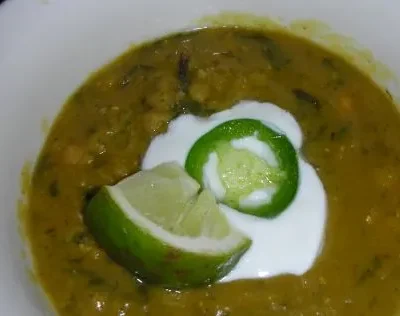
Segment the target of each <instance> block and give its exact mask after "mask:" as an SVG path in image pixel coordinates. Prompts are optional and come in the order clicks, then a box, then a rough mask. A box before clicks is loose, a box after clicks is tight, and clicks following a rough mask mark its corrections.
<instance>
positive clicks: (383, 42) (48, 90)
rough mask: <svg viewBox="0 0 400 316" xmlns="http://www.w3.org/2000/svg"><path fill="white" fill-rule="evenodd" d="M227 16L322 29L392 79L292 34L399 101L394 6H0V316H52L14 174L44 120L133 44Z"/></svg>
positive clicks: (209, 0) (332, 2) (399, 6)
mask: <svg viewBox="0 0 400 316" xmlns="http://www.w3.org/2000/svg"><path fill="white" fill-rule="evenodd" d="M226 10H230V11H239V12H247V13H254V14H258V15H265V16H268V17H272V18H281V23H283V24H288V23H290V22H292V21H294V20H297V19H316V20H318V21H323V22H325V23H326V24H327V25H329V26H330V27H331V30H333V31H334V32H337V33H339V34H343V35H346V36H349V37H351V38H354V39H356V40H357V42H358V45H359V46H360V47H365V48H366V49H368V50H370V51H372V52H373V55H374V57H375V58H376V59H377V60H380V61H381V62H383V63H384V64H386V65H387V66H388V67H389V68H390V69H391V71H392V73H393V76H392V75H391V74H390V73H388V72H387V71H386V69H385V68H384V67H382V66H381V65H377V63H375V62H374V61H372V58H371V56H370V55H368V54H366V53H365V52H364V53H360V52H359V51H355V50H354V49H353V48H354V45H356V44H355V43H354V42H352V41H349V40H344V39H343V38H340V39H339V42H340V41H344V42H343V43H344V44H345V45H339V46H344V47H339V46H338V45H337V44H338V38H337V37H334V36H332V34H331V32H330V31H329V30H328V29H324V32H322V33H324V34H322V33H321V32H320V31H318V32H315V29H313V27H312V25H313V24H312V23H311V24H308V25H309V27H308V28H300V29H299V28H297V29H296V28H294V29H296V30H297V31H299V32H300V33H303V34H306V35H313V36H314V38H315V39H319V40H321V39H322V40H324V43H325V44H327V45H331V44H332V45H333V46H334V48H336V49H338V47H339V50H340V51H341V52H342V53H344V54H350V55H349V56H352V57H353V58H354V62H356V63H359V64H360V65H361V66H363V67H364V69H365V70H366V71H367V72H370V73H371V75H372V76H374V77H375V78H376V80H378V81H379V83H380V84H381V85H383V86H388V88H390V92H391V93H393V94H394V95H399V94H400V93H399V92H400V90H399V89H398V88H397V84H396V80H395V78H396V76H399V75H400V60H399V58H398V56H399V55H400V44H399V43H400V41H399V39H400V35H399V33H397V32H396V31H397V30H398V29H399V27H400V20H399V16H398V12H399V10H400V2H399V1H397V0H246V1H243V0H168V1H166V0H164V1H163V0H113V1H110V0H85V1H82V0H68V1H65V0H7V1H6V2H5V3H4V4H2V5H1V6H0V107H1V115H0V148H1V151H2V153H1V155H0V174H1V182H0V201H1V206H2V209H1V212H0V252H1V254H0V280H1V281H0V314H1V315H17V316H19V315H32V316H35V315H43V314H51V309H50V308H49V306H48V305H47V303H46V300H44V299H43V296H42V295H41V293H40V290H39V287H38V286H36V285H35V284H34V283H33V282H32V280H31V277H30V273H29V263H28V260H27V259H26V256H23V249H24V247H23V242H22V239H21V237H20V235H19V232H18V219H17V207H18V199H19V198H21V190H20V180H19V179H20V174H21V169H22V168H23V166H24V165H25V163H26V162H27V161H30V162H33V161H34V160H35V157H36V155H37V154H38V152H39V150H40V148H41V145H42V144H43V140H44V134H43V132H42V127H43V120H46V121H47V122H51V120H52V119H53V118H54V116H55V115H56V114H57V112H58V111H59V109H60V107H61V105H62V104H63V102H64V100H65V99H66V97H68V95H70V94H71V92H72V91H73V90H74V89H75V88H76V87H77V86H78V85H79V84H80V83H82V81H83V80H84V79H85V78H86V77H87V75H88V73H90V72H91V71H93V70H95V69H97V68H98V67H100V66H102V65H103V64H104V63H105V62H107V61H109V60H110V59H112V58H114V57H116V56H117V55H119V54H120V53H122V52H123V51H124V50H125V49H127V48H128V47H129V46H130V44H132V43H133V42H138V41H139V42H140V41H142V40H144V39H148V38H151V37H155V36H159V35H162V34H164V33H166V32H170V31H175V30H179V29H182V28H185V27H191V26H194V25H196V23H195V22H194V21H195V20H197V19H199V18H201V17H204V16H205V15H210V14H218V13H219V12H221V11H226ZM315 25H317V26H319V27H321V24H318V23H317V24H315ZM315 25H314V26H315ZM317 28H318V27H317ZM321 34H322V36H321ZM28 257H29V256H28ZM60 286H62V284H60ZM38 294H39V295H38Z"/></svg>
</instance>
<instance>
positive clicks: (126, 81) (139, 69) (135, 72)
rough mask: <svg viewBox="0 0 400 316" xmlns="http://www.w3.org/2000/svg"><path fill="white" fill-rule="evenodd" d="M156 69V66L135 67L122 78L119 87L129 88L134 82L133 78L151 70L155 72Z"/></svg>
mask: <svg viewBox="0 0 400 316" xmlns="http://www.w3.org/2000/svg"><path fill="white" fill-rule="evenodd" d="M154 69H155V67H154V66H150V65H141V64H139V65H134V66H133V67H132V68H131V69H129V70H128V71H127V72H126V73H125V75H124V76H123V77H122V78H121V80H120V82H119V85H120V86H121V87H126V86H128V85H129V84H130V83H131V81H132V80H133V78H134V77H135V76H136V75H138V74H140V73H145V72H148V71H151V70H154Z"/></svg>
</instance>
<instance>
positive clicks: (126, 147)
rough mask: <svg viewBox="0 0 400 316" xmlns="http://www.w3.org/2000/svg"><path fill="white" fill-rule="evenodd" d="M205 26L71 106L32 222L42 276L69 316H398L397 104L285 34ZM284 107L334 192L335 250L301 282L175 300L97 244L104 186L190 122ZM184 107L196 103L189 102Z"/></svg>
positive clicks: (90, 88) (242, 285)
mask: <svg viewBox="0 0 400 316" xmlns="http://www.w3.org/2000/svg"><path fill="white" fill-rule="evenodd" d="M267 36H268V38H265V37H263V36H262V35H261V34H257V33H254V32H250V31H246V30H241V29H208V30H201V31H198V32H196V33H191V34H186V35H179V36H174V37H170V38H167V39H164V40H159V41H157V42H155V43H153V44H148V45H145V46H143V47H141V48H137V49H135V50H132V51H131V52H129V53H127V54H126V55H124V56H123V57H121V58H119V59H117V60H116V61H115V62H114V63H112V64H111V65H109V66H107V67H105V68H104V69H102V70H101V71H100V72H99V73H97V74H95V75H94V76H92V77H91V78H90V80H88V81H87V82H86V83H85V84H84V85H83V86H82V87H81V88H80V89H79V90H78V91H77V92H76V93H75V94H74V95H73V96H72V97H71V98H70V100H69V101H68V102H67V104H66V106H65V108H64V109H63V111H62V113H61V114H60V116H59V118H58V120H57V121H56V123H55V125H54V127H53V129H52V130H51V132H50V134H49V136H48V140H47V143H46V145H45V147H44V149H43V152H42V155H41V157H40V159H39V161H38V164H37V167H36V170H35V173H34V176H33V181H32V187H31V193H30V206H29V212H28V215H27V218H26V223H27V228H28V235H29V236H28V237H29V239H30V241H31V245H32V250H33V254H34V258H35V262H36V270H37V275H38V277H39V279H40V281H41V283H42V285H43V286H44V288H45V290H46V291H47V293H48V294H49V296H50V297H51V300H52V301H53V303H54V305H55V306H56V309H57V310H58V312H59V313H60V315H71V316H74V315H85V316H91V315H118V316H123V315H135V316H136V315H137V316H138V315H177V316H179V315H218V316H222V315H224V316H227V315H304V316H307V315H324V316H325V315H326V316H329V315H340V316H347V315H348V316H362V315H368V316H371V315H372V316H374V315H377V316H384V315H394V314H395V311H396V308H397V305H398V304H397V301H398V300H399V296H400V295H399V294H400V251H399V249H400V208H399V205H400V203H399V202H400V195H399V194H398V193H399V190H400V145H399V141H398V140H399V136H400V120H399V116H398V114H397V113H396V110H395V108H394V106H393V105H392V102H391V101H390V96H389V95H388V94H387V93H385V92H382V91H380V90H379V89H378V88H377V87H376V86H375V85H374V84H372V83H371V81H369V79H367V78H366V77H364V76H363V75H362V74H360V73H359V72H358V71H357V70H355V69H353V68H352V67H350V66H349V65H348V64H346V63H345V62H343V61H342V60H340V59H338V58H337V57H335V56H333V55H331V54H329V53H327V52H326V51H324V50H322V49H320V48H317V47H315V46H313V45H311V44H309V43H308V42H305V41H304V40H300V39H296V38H293V37H291V36H288V35H285V34H281V33H270V34H267ZM242 99H255V100H259V101H269V102H272V103H275V104H278V105H279V106H281V107H282V108H284V109H287V110H288V111H290V112H291V113H292V114H293V115H294V116H295V117H296V119H297V120H298V121H299V123H300V125H301V127H302V129H303V131H304V137H305V139H304V146H303V153H304V156H305V157H306V159H307V160H308V161H309V162H310V163H312V164H313V166H315V167H316V169H317V171H318V173H319V176H320V177H321V180H322V182H323V183H324V186H325V189H326V192H327V196H328V205H329V214H328V223H327V230H326V240H325V246H324V248H323V251H322V254H321V256H320V258H319V259H318V260H317V262H316V264H315V265H314V266H313V268H312V269H311V270H310V271H309V272H307V273H306V274H305V275H303V276H300V277H297V276H296V277H295V276H281V277H276V278H273V279H265V280H252V281H238V282H234V283H228V284H219V285H214V286H210V287H207V288H199V289H194V290H186V291H182V292H172V291H167V290H163V289H160V288H156V287H150V286H146V285H143V284H140V283H138V282H137V281H135V280H134V279H133V278H132V276H131V275H130V274H129V273H128V272H126V271H125V270H124V269H122V268H121V267H119V266H118V265H116V264H115V263H113V262H112V261H111V260H110V259H109V258H108V257H107V256H106V255H105V253H104V252H103V251H102V250H101V249H100V248H99V247H98V246H97V245H96V244H95V242H94V241H93V239H92V238H91V236H90V235H89V234H88V232H87V231H86V229H85V226H84V224H83V223H82V216H81V214H82V213H81V212H82V209H83V207H84V204H85V201H87V199H88V198H90V196H91V195H92V194H93V190H94V189H95V188H96V187H98V186H100V185H103V184H112V183H115V182H117V181H119V180H121V179H122V178H124V177H125V176H127V175H129V174H131V173H133V172H136V171H137V170H138V166H139V165H140V162H141V157H142V156H143V155H144V153H145V150H146V148H147V146H148V145H149V142H150V140H151V138H152V137H154V136H155V135H156V134H159V133H161V132H163V131H165V129H166V127H167V124H168V121H169V120H171V119H172V118H174V117H176V116H177V115H179V114H181V113H184V112H192V113H195V114H200V115H209V114H210V113H213V112H215V111H219V110H223V109H226V108H228V107H230V106H231V105H233V104H234V103H236V102H238V101H239V100H242ZM182 100H184V101H185V102H182Z"/></svg>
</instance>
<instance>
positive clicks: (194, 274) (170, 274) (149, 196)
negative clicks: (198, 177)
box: [84, 163, 251, 288]
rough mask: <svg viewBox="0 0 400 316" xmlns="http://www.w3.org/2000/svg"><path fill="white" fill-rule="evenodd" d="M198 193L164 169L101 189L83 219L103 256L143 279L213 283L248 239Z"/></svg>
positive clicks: (177, 172) (169, 167) (176, 172)
mask: <svg viewBox="0 0 400 316" xmlns="http://www.w3.org/2000/svg"><path fill="white" fill-rule="evenodd" d="M199 189H200V186H199V185H198V183H197V182H196V181H195V180H193V179H192V178H191V177H190V176H189V175H187V174H186V172H185V171H184V169H183V168H181V167H180V166H179V165H178V164H176V163H167V164H162V165H160V166H158V167H156V168H154V169H151V170H146V171H141V172H139V173H137V174H135V175H133V176H131V177H129V178H127V179H125V180H123V181H121V182H120V183H118V184H117V185H115V186H105V187H103V188H102V189H101V190H100V191H99V193H98V194H97V195H96V196H95V197H94V198H93V199H92V200H91V201H90V203H89V204H88V206H87V208H86V210H85V212H84V219H85V222H86V224H87V226H88V227H89V230H90V231H91V232H92V234H93V235H94V237H95V239H96V240H97V242H98V243H99V244H100V245H101V246H102V247H103V248H104V249H105V250H106V251H107V253H108V254H109V255H110V256H111V257H112V258H113V259H114V260H115V261H117V262H118V263H120V264H121V265H122V266H124V267H125V268H127V269H128V270H130V271H131V272H133V273H134V274H136V275H137V276H138V277H139V278H141V279H142V280H144V281H147V282H149V283H157V284H161V285H163V286H165V287H169V288H182V287H188V286H198V285H201V284H207V283H211V282H214V281H216V280H218V279H220V278H222V277H223V276H225V275H226V274H227V273H229V271H231V270H232V269H233V267H234V266H235V265H236V263H237V262H238V261H239V259H240V257H241V256H242V255H243V254H244V253H245V252H246V250H247V249H248V248H249V247H250V245H251V240H250V239H249V238H247V237H246V236H245V235H243V234H242V233H241V232H240V231H239V230H237V229H236V228H235V227H232V226H231V225H230V224H229V222H228V220H227V219H226V217H225V215H224V214H223V213H222V212H221V211H220V209H219V207H218V205H217V203H216V201H215V199H214V197H213V196H212V195H211V193H209V192H208V191H207V190H205V191H201V192H200V193H199Z"/></svg>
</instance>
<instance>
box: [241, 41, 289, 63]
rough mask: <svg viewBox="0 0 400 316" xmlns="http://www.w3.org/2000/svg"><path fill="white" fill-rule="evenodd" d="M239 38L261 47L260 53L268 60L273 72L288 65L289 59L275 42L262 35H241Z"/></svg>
mask: <svg viewBox="0 0 400 316" xmlns="http://www.w3.org/2000/svg"><path fill="white" fill-rule="evenodd" d="M241 37H242V38H246V39H250V40H254V41H257V42H258V43H259V44H260V45H261V50H262V53H263V54H264V56H265V57H266V58H267V59H268V61H269V62H270V64H271V66H272V68H274V69H275V70H280V69H281V68H283V67H284V66H286V65H287V64H289V62H290V59H289V58H288V57H287V56H286V54H285V53H284V52H283V51H282V49H281V47H280V46H279V44H278V43H277V42H276V41H275V40H273V39H271V38H269V37H266V36H264V35H262V34H255V35H243V36H241Z"/></svg>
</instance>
